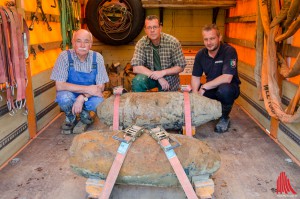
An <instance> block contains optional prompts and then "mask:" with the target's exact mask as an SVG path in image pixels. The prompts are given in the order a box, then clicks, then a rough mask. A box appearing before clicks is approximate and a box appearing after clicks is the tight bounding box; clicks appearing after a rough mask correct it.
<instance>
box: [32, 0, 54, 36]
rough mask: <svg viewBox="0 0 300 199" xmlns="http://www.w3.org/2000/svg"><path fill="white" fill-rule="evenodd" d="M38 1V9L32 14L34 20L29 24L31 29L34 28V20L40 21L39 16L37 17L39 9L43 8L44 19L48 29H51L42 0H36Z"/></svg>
mask: <svg viewBox="0 0 300 199" xmlns="http://www.w3.org/2000/svg"><path fill="white" fill-rule="evenodd" d="M36 3H37V7H36V10H35V13H34V14H33V15H32V22H31V24H30V26H29V30H31V31H32V30H33V28H34V22H35V21H38V17H37V14H38V11H39V10H41V14H42V20H43V21H44V22H46V24H47V28H48V30H49V31H51V30H52V28H51V27H50V24H49V22H48V19H47V17H46V15H45V13H44V10H43V7H42V0H36Z"/></svg>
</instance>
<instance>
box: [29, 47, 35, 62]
mask: <svg viewBox="0 0 300 199" xmlns="http://www.w3.org/2000/svg"><path fill="white" fill-rule="evenodd" d="M30 54H33V60H36V52H35V49H34V48H33V46H30Z"/></svg>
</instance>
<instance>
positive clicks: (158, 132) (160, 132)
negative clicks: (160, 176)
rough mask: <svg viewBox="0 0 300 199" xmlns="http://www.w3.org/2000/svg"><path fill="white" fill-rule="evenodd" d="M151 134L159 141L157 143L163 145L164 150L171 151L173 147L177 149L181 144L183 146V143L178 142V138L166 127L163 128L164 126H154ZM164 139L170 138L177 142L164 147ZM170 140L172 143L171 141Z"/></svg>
mask: <svg viewBox="0 0 300 199" xmlns="http://www.w3.org/2000/svg"><path fill="white" fill-rule="evenodd" d="M149 133H150V135H151V136H152V137H153V138H154V139H155V140H156V141H157V143H158V144H159V145H160V146H161V148H162V149H163V150H164V151H169V150H172V149H175V148H177V147H179V146H181V144H180V143H179V142H178V140H176V139H175V138H174V137H173V136H171V135H170V134H169V133H168V132H167V131H166V130H165V129H163V128H162V127H159V126H158V127H156V128H153V129H151V130H150V131H149ZM164 139H168V140H169V141H171V142H175V143H176V144H175V145H173V146H170V147H163V146H162V145H161V143H160V141H161V140H164ZM171 142H170V143H171Z"/></svg>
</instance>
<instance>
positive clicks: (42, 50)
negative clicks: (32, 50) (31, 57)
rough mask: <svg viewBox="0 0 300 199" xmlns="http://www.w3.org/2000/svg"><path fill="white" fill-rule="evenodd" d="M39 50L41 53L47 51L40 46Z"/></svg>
mask: <svg viewBox="0 0 300 199" xmlns="http://www.w3.org/2000/svg"><path fill="white" fill-rule="evenodd" d="M38 49H39V51H41V52H44V51H45V48H44V47H43V46H42V45H40V44H39V45H38Z"/></svg>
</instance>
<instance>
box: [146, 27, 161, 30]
mask: <svg viewBox="0 0 300 199" xmlns="http://www.w3.org/2000/svg"><path fill="white" fill-rule="evenodd" d="M145 28H146V29H147V30H157V29H158V28H159V26H147V27H145Z"/></svg>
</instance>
